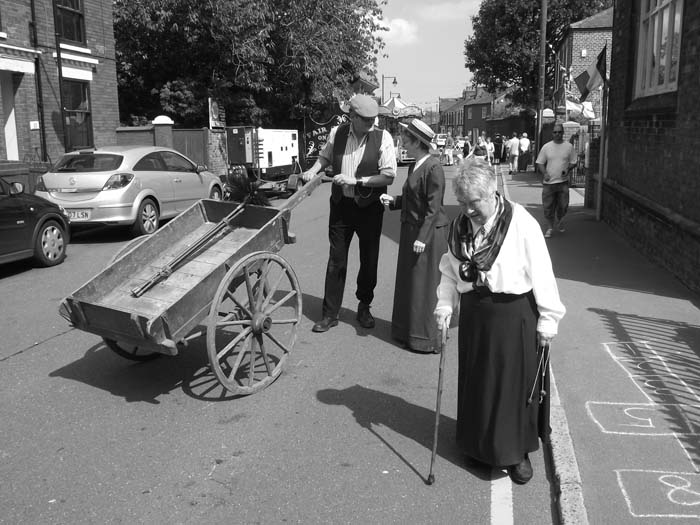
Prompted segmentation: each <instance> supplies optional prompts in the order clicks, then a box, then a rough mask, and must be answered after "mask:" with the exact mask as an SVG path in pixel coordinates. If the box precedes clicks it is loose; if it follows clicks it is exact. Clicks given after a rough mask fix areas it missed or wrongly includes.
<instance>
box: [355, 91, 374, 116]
mask: <svg viewBox="0 0 700 525" xmlns="http://www.w3.org/2000/svg"><path fill="white" fill-rule="evenodd" d="M350 111H352V112H353V113H355V114H356V115H359V116H360V117H364V118H374V117H376V116H377V115H378V114H379V105H378V104H377V101H376V100H374V99H373V98H372V97H370V96H367V95H355V96H354V97H352V98H351V99H350Z"/></svg>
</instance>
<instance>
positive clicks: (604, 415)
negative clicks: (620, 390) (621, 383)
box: [586, 401, 700, 436]
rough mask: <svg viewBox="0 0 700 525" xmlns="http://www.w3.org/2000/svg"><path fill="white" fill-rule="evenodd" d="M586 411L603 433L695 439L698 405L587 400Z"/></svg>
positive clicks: (699, 428)
mask: <svg viewBox="0 0 700 525" xmlns="http://www.w3.org/2000/svg"><path fill="white" fill-rule="evenodd" d="M586 411H587V412H588V415H589V417H590V418H591V419H592V420H593V422H594V423H595V424H596V425H598V428H600V431H601V432H603V433H604V434H623V435H628V436H698V435H700V425H699V424H698V422H700V404H694V405H679V404H672V403H663V404H656V403H615V402H607V401H588V402H587V403H586Z"/></svg>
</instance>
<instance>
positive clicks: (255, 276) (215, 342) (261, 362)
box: [207, 252, 301, 395]
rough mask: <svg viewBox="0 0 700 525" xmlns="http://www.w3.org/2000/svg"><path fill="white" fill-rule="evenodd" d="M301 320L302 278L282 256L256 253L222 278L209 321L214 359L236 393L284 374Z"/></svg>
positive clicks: (218, 372) (258, 387)
mask: <svg viewBox="0 0 700 525" xmlns="http://www.w3.org/2000/svg"><path fill="white" fill-rule="evenodd" d="M300 321H301V292H300V291H299V281H298V280H297V276H296V274H295V273H294V271H293V270H292V268H291V266H290V265H289V263H288V262H287V261H285V260H284V259H283V258H282V257H280V256H279V255H276V254H274V253H270V252H255V253H251V254H250V255H248V256H246V257H244V258H243V259H241V260H240V261H238V262H237V263H236V264H235V265H234V266H233V268H231V269H230V270H229V271H228V273H227V274H226V276H225V277H224V278H223V280H222V281H221V284H220V285H219V289H218V290H217V291H216V296H215V297H214V301H213V302H212V305H211V311H210V313H209V319H208V322H207V353H208V354H209V363H210V365H211V368H212V370H213V371H214V374H215V375H216V377H217V379H218V380H219V382H220V383H221V384H222V385H223V386H224V388H226V389H227V390H229V391H230V392H233V393H234V394H242V395H248V394H253V393H255V392H257V391H258V390H262V389H263V388H265V387H266V386H268V385H269V384H270V383H272V382H273V381H274V380H275V379H277V377H279V375H280V373H281V372H282V368H283V366H284V363H285V361H286V360H287V356H288V355H289V352H291V351H292V347H293V346H294V341H295V340H296V336H297V326H298V325H299V322H300Z"/></svg>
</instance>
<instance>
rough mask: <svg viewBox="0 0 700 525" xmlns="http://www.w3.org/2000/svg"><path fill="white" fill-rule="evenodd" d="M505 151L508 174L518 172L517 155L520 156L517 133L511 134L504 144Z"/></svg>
mask: <svg viewBox="0 0 700 525" xmlns="http://www.w3.org/2000/svg"><path fill="white" fill-rule="evenodd" d="M506 151H507V152H508V174H509V175H510V174H512V173H513V172H517V171H518V155H520V139H518V133H517V132H515V131H514V132H513V136H512V137H511V138H510V140H509V141H508V142H507V143H506Z"/></svg>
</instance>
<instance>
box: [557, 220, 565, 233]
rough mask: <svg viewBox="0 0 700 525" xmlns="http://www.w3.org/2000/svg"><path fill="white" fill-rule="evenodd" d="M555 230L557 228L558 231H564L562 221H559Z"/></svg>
mask: <svg viewBox="0 0 700 525" xmlns="http://www.w3.org/2000/svg"><path fill="white" fill-rule="evenodd" d="M557 230H559V232H560V233H564V232H565V231H566V228H564V223H563V222H561V221H559V226H557Z"/></svg>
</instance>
